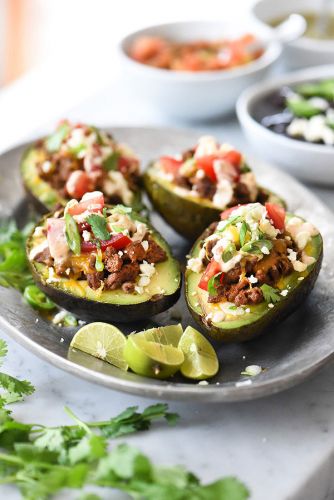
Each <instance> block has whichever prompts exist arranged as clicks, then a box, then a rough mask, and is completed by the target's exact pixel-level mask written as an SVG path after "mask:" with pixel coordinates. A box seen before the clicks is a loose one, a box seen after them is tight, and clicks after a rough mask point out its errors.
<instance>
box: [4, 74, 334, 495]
mask: <svg viewBox="0 0 334 500" xmlns="http://www.w3.org/2000/svg"><path fill="white" fill-rule="evenodd" d="M122 88H123V87H122V85H120V84H119V83H117V82H116V83H115V84H114V87H110V88H109V89H106V90H105V91H104V92H101V93H100V94H99V95H97V96H95V97H94V98H91V99H90V100H89V101H86V102H85V103H83V104H82V105H80V106H78V107H76V108H75V109H73V110H72V111H71V112H70V113H69V117H70V118H73V119H78V120H82V121H87V122H91V123H96V124H98V125H103V124H104V125H107V124H108V125H110V124H114V125H121V124H127V125H131V124H136V125H137V124H142V125H152V124H157V125H171V123H170V122H169V121H168V120H167V119H166V118H165V117H162V116H160V115H159V113H158V111H157V110H149V109H146V107H145V106H143V105H142V104H141V103H140V102H135V101H133V100H131V98H130V97H128V96H127V95H126V93H125V92H123V90H122ZM116 92H117V99H115V98H114V96H115V93H116ZM51 125H52V124H50V126H51ZM178 125H179V126H180V125H181V124H178ZM201 129H202V130H203V129H204V130H205V131H208V132H212V133H215V134H216V135H218V136H219V137H220V138H221V139H223V138H224V140H225V141H229V142H232V143H234V144H236V146H238V147H240V148H242V149H244V150H246V151H247V150H249V149H248V148H247V145H246V144H245V143H244V140H243V138H242V136H241V135H240V133H239V131H238V128H237V126H236V124H235V122H234V120H233V119H232V118H231V119H227V120H224V121H221V122H216V123H215V124H207V125H205V126H203V125H202V126H201ZM317 191H318V194H321V196H322V198H323V199H326V200H327V201H328V202H330V203H333V196H332V194H331V192H330V191H329V190H327V191H326V190H317ZM332 207H333V205H332ZM0 334H1V336H2V337H3V338H5V339H6V340H7V341H8V343H9V355H8V360H7V362H6V364H5V369H6V370H7V371H8V372H9V373H12V374H14V375H17V376H20V377H24V378H28V379H30V380H31V381H32V382H33V383H34V385H35V386H36V389H37V390H36V393H35V394H34V395H33V396H31V397H30V398H28V400H27V401H26V402H25V403H23V404H19V405H16V406H15V412H14V413H15V416H16V417H17V418H19V419H22V420H23V421H36V420H37V421H38V422H40V421H41V422H43V423H46V424H54V425H55V424H60V423H66V422H68V417H67V416H66V415H65V414H64V412H63V407H64V405H69V406H70V407H71V408H72V409H73V411H74V412H75V413H77V414H78V415H79V416H81V417H83V418H87V419H89V420H92V419H103V418H107V417H109V416H112V415H114V414H117V413H118V412H119V411H121V410H122V409H124V408H125V407H126V406H129V405H134V404H138V405H139V406H140V407H143V406H145V405H146V404H148V403H150V401H149V400H144V399H141V398H137V397H131V396H129V395H125V394H121V393H118V392H114V391H111V390H108V389H105V388H102V387H97V386H94V385H92V384H90V383H88V382H85V381H83V380H79V379H77V378H75V377H73V376H71V375H69V374H67V373H64V372H62V371H60V370H59V369H57V368H54V367H52V366H50V365H48V364H46V363H45V362H44V361H41V360H39V359H38V358H36V357H35V356H34V355H32V354H30V353H29V352H27V351H25V350H24V349H23V348H22V347H20V346H19V345H17V344H15V343H14V342H13V341H12V340H10V339H8V337H7V336H6V335H5V334H2V333H1V332H0ZM333 385H334V367H328V368H326V369H324V370H323V371H322V372H321V373H320V374H319V375H317V376H316V377H315V378H313V379H312V380H309V381H307V382H305V383H304V384H302V385H301V386H299V387H296V388H294V389H291V390H289V391H287V392H285V393H283V394H279V395H276V396H272V397H268V398H266V399H262V400H257V401H253V402H245V403H238V404H220V405H206V406H205V405H199V404H196V405H192V404H189V403H188V404H186V405H185V404H181V403H178V404H171V405H170V407H171V409H172V410H174V411H177V412H179V413H180V415H181V421H180V422H179V424H178V425H177V426H176V427H175V428H167V427H166V426H163V427H162V426H156V427H155V428H154V430H152V431H151V432H149V433H146V434H139V435H137V436H134V437H131V438H128V441H129V442H130V443H132V444H135V445H137V446H138V447H140V448H141V449H142V450H143V451H145V452H147V453H148V454H149V455H150V456H151V458H152V459H153V460H154V461H155V462H157V463H161V464H175V463H180V464H184V465H186V466H187V467H188V468H189V469H191V470H193V471H194V472H195V473H196V474H198V475H199V476H200V477H201V478H202V479H203V480H204V481H210V480H214V479H215V478H217V477H218V476H221V475H225V474H226V475H237V476H238V477H239V478H240V479H241V480H243V481H244V482H245V483H246V484H247V485H248V487H249V488H250V489H251V491H252V497H251V498H252V499H253V500H288V499H289V500H330V499H333V498H334V480H333V475H332V468H333V465H334V442H333V438H332V436H333V433H334V391H333ZM5 496H6V498H7V499H8V500H14V499H17V498H19V495H18V494H17V493H16V492H15V491H14V490H13V489H12V488H9V487H1V488H0V498H5ZM59 498H63V499H65V498H66V499H67V498H69V496H68V494H67V493H66V494H64V495H62V496H61V497H59ZM113 498H120V495H119V494H118V493H117V494H116V495H115V497H113Z"/></svg>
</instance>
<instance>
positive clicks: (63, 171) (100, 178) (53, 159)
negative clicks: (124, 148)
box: [37, 145, 140, 205]
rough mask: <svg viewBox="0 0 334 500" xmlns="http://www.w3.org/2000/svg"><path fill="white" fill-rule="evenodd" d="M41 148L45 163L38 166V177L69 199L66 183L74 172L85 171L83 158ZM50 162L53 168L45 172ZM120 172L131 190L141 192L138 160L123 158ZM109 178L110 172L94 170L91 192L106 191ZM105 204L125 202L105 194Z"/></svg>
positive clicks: (117, 197)
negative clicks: (47, 163) (105, 185)
mask: <svg viewBox="0 0 334 500" xmlns="http://www.w3.org/2000/svg"><path fill="white" fill-rule="evenodd" d="M39 148H40V149H42V151H43V161H41V162H39V163H38V164H37V171H38V175H39V176H40V178H41V179H43V180H44V181H46V182H47V183H48V184H49V185H50V186H51V187H52V188H53V189H55V190H56V191H58V192H59V194H60V196H62V197H63V198H66V199H67V198H69V195H68V193H67V190H66V182H67V181H68V178H69V176H70V175H71V173H72V172H74V171H76V170H82V171H84V164H83V159H82V158H75V157H73V155H71V154H70V153H66V152H63V151H62V152H57V153H49V152H48V151H47V150H46V149H45V148H44V147H43V145H39ZM46 161H49V162H50V163H51V167H50V169H49V170H47V171H45V170H44V169H43V164H44V163H45V162H46ZM118 170H119V171H120V172H121V173H122V174H123V176H124V178H125V180H126V181H127V183H128V186H129V189H130V190H131V191H133V192H136V191H138V190H139V182H140V177H139V172H138V162H137V160H136V159H132V158H126V159H125V158H123V159H122V161H120V162H119V166H118ZM107 178H108V172H106V171H105V170H103V169H96V170H94V178H93V179H92V186H91V188H92V189H91V190H92V191H93V190H94V191H102V192H103V191H104V189H103V185H104V181H105V180H106V179H107ZM105 202H106V203H109V204H111V205H115V204H117V203H123V200H122V199H121V198H120V197H119V196H117V195H113V196H109V197H108V196H107V195H106V194H105Z"/></svg>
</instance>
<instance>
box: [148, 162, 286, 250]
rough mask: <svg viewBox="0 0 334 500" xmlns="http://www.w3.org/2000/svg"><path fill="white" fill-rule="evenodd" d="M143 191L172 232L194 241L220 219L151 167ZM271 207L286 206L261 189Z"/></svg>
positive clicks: (216, 210) (208, 205) (211, 206)
mask: <svg viewBox="0 0 334 500" xmlns="http://www.w3.org/2000/svg"><path fill="white" fill-rule="evenodd" d="M143 181H144V186H145V190H146V192H147V194H148V196H149V198H150V200H151V202H152V205H153V206H154V208H155V209H156V210H157V212H159V213H160V215H161V216H162V217H163V218H164V219H165V221H166V222H167V223H168V224H169V225H170V226H172V227H173V228H174V229H175V231H177V232H178V233H179V234H181V235H182V236H184V237H185V238H187V239H189V240H191V241H193V240H194V239H196V238H197V237H198V235H199V234H201V233H202V232H203V231H204V229H205V228H206V227H208V226H209V224H211V222H214V221H216V220H217V219H219V216H220V214H221V212H222V209H220V208H217V207H215V205H214V204H213V203H212V202H211V201H210V200H207V199H205V198H197V197H196V198H195V197H194V196H191V195H182V194H180V192H178V191H177V186H175V185H174V184H173V183H172V182H169V181H168V180H166V179H162V178H161V177H160V176H159V175H158V169H157V167H155V165H154V164H151V165H150V166H149V167H148V169H147V170H146V172H145V173H144V176H143ZM261 193H262V194H267V195H268V200H267V201H269V202H271V203H276V204H278V205H281V206H284V207H285V202H284V201H283V200H282V199H281V198H279V197H278V196H277V195H275V194H274V193H272V192H270V191H268V190H266V189H264V188H261Z"/></svg>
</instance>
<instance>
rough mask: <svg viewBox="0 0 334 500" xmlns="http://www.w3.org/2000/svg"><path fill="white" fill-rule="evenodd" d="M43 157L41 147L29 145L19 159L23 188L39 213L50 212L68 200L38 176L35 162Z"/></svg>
mask: <svg viewBox="0 0 334 500" xmlns="http://www.w3.org/2000/svg"><path fill="white" fill-rule="evenodd" d="M44 159H45V155H44V153H43V151H42V150H41V149H38V148H35V147H31V148H29V149H27V151H26V152H25V153H24V155H23V158H22V161H21V177H22V181H23V185H24V188H25V190H26V192H27V194H28V197H29V199H30V200H31V202H32V203H33V205H34V207H35V208H36V210H38V212H40V213H47V212H50V211H51V210H54V209H55V208H56V206H59V205H62V206H65V205H66V203H67V201H68V200H65V198H63V197H62V196H60V194H59V193H58V191H56V190H55V189H53V188H52V187H51V186H50V184H49V183H48V182H46V181H44V180H43V179H41V177H40V176H39V174H38V170H37V163H38V162H40V161H43V160H44Z"/></svg>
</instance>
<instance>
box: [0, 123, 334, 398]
mask: <svg viewBox="0 0 334 500" xmlns="http://www.w3.org/2000/svg"><path fill="white" fill-rule="evenodd" d="M101 128H104V129H107V130H112V131H114V132H115V134H117V131H125V130H131V131H136V130H140V131H141V132H142V131H147V132H148V133H151V132H152V131H157V129H158V130H159V131H161V132H166V133H171V132H172V133H180V134H182V135H183V136H184V137H186V136H189V138H193V137H194V135H200V134H201V131H200V130H191V129H186V128H181V127H160V126H159V127H152V126H122V125H115V126H103V127H101ZM29 144H31V142H29V143H23V144H19V145H17V146H15V147H14V148H11V149H9V150H7V151H6V152H5V153H3V154H1V155H0V161H1V160H2V158H3V157H4V156H6V155H10V154H13V153H15V152H18V150H20V149H23V148H25V147H27V145H29ZM250 159H251V163H253V161H254V158H253V157H252V156H250ZM258 163H259V164H268V165H270V167H271V168H272V169H273V170H274V171H279V173H280V175H283V176H284V177H286V179H290V180H292V181H293V183H295V184H297V185H298V188H299V189H300V190H301V191H304V193H305V194H306V193H307V195H308V196H311V197H312V198H315V199H317V202H318V205H319V206H321V207H322V208H323V209H325V210H326V211H330V209H329V208H328V207H326V206H325V205H324V204H323V203H322V201H321V200H320V199H319V198H318V197H317V196H316V195H315V194H314V193H312V192H310V191H309V189H307V187H305V186H303V185H302V184H301V183H300V182H299V181H298V180H297V179H295V178H293V177H292V176H290V175H289V174H287V173H286V172H284V171H281V170H279V169H278V168H277V167H276V166H275V165H272V164H271V163H269V162H265V161H263V160H261V159H260V160H258ZM0 325H1V326H2V327H3V329H4V331H5V332H6V333H7V334H8V335H9V336H10V337H11V338H13V339H14V340H15V341H17V342H18V343H19V344H20V345H22V346H23V347H24V348H27V349H28V350H29V351H30V352H32V353H33V354H35V355H37V356H38V357H39V358H41V359H43V360H46V361H47V362H49V363H51V364H52V365H53V366H56V367H57V368H60V369H62V370H64V371H66V372H69V373H71V374H72V375H75V376H77V377H80V378H83V379H85V380H87V381H89V382H91V383H95V384H97V385H102V386H104V387H108V388H109V389H113V390H117V391H120V392H125V393H129V394H136V395H140V396H143V397H147V398H156V399H165V400H174V401H184V402H187V401H198V402H203V403H208V402H209V403H224V402H226V403H227V402H240V401H247V400H252V399H259V398H261V397H265V396H269V395H273V394H276V393H279V392H282V391H284V390H286V389H289V388H291V387H293V386H295V385H297V384H299V383H301V382H302V381H304V380H305V379H306V378H308V377H309V376H311V375H312V374H315V373H316V372H318V371H319V370H320V369H321V368H322V367H324V366H325V365H327V364H329V363H330V362H331V361H333V360H334V348H333V349H332V350H331V351H330V350H329V352H328V353H327V354H326V355H325V356H322V358H321V359H319V360H318V361H317V362H315V363H313V364H311V365H307V366H306V367H304V368H303V369H299V370H298V371H290V372H289V373H288V374H284V375H281V376H276V377H275V378H271V379H269V380H264V381H261V382H260V383H257V380H256V379H254V382H253V380H252V379H246V380H245V381H239V382H228V383H226V384H225V385H222V384H220V385H219V384H216V383H211V384H210V383H209V384H208V385H205V386H201V385H198V383H197V384H182V383H179V382H176V383H173V382H171V381H155V380H154V379H146V378H145V377H141V379H140V381H135V380H133V381H132V380H123V379H121V378H118V377H117V376H114V375H112V374H105V373H102V372H99V371H96V370H92V369H90V368H87V367H85V366H83V365H80V364H78V363H75V362H73V361H70V360H68V359H66V358H65V357H63V356H61V355H60V354H57V353H55V352H54V351H51V350H50V349H49V348H47V347H44V346H42V345H40V344H39V343H38V342H37V341H35V340H33V339H31V338H30V337H28V336H27V335H26V334H25V333H23V332H22V331H20V330H19V329H17V328H16V327H15V326H14V325H12V324H10V322H9V321H7V320H6V318H5V317H3V316H2V315H0ZM146 380H147V381H146ZM247 380H248V382H247ZM249 381H250V382H249Z"/></svg>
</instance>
